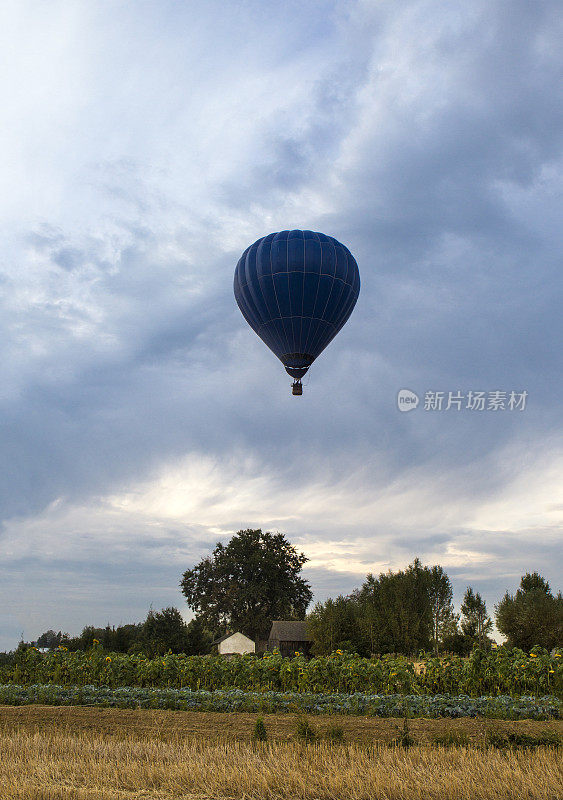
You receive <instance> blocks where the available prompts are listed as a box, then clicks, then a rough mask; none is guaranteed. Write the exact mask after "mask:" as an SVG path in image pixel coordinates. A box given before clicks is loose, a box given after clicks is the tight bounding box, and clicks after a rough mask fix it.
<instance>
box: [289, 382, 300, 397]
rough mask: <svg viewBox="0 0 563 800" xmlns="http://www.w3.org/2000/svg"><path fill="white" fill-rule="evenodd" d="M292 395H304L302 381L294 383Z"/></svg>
mask: <svg viewBox="0 0 563 800" xmlns="http://www.w3.org/2000/svg"><path fill="white" fill-rule="evenodd" d="M291 394H297V395H301V394H303V384H302V383H301V381H294V382H293V383H292V384H291Z"/></svg>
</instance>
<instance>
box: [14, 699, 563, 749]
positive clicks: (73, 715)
mask: <svg viewBox="0 0 563 800" xmlns="http://www.w3.org/2000/svg"><path fill="white" fill-rule="evenodd" d="M257 716H258V715H257V714H248V713H239V712H236V713H232V714H227V713H216V712H199V711H168V710H152V709H151V710H148V709H139V710H130V709H114V708H86V707H80V706H36V705H32V706H19V707H14V706H0V732H2V731H4V732H6V733H10V732H12V731H14V730H16V729H19V730H23V731H27V732H30V733H36V732H45V730H46V729H52V730H57V731H58V732H61V733H69V734H70V733H80V732H84V733H99V734H102V735H108V736H109V735H111V736H112V737H114V738H122V739H126V738H130V737H136V738H143V739H144V738H146V737H147V736H148V737H154V738H158V739H160V740H162V741H178V740H190V739H198V740H201V739H206V740H211V741H218V740H219V741H246V742H247V741H249V740H250V736H251V733H252V729H253V727H254V724H255V722H256V718H257ZM301 716H302V715H297V714H264V715H263V717H264V723H265V725H266V730H267V734H268V739H269V740H271V741H280V742H287V741H291V740H293V739H294V738H295V730H296V728H297V721H298V719H300V718H301ZM303 716H304V715H303ZM307 718H308V719H309V721H310V723H311V725H313V726H314V728H315V729H316V730H317V732H318V733H319V735H320V736H325V735H326V734H327V732H328V731H329V729H330V728H331V727H334V726H338V727H340V728H342V729H343V731H344V740H345V741H346V742H349V743H357V744H374V743H382V744H383V743H388V742H391V740H392V739H394V738H396V736H397V733H398V729H399V728H401V729H402V726H403V720H402V719H387V718H385V719H382V718H378V717H352V716H344V715H334V716H328V715H327V716H325V715H323V716H314V715H309V716H308V717H307ZM408 724H409V728H410V731H411V735H412V736H413V737H414V739H415V740H416V741H417V742H420V743H421V744H422V743H429V742H432V740H433V738H434V737H435V736H443V735H444V734H448V733H452V734H465V736H467V737H469V740H470V742H471V743H472V744H482V743H483V742H484V740H485V737H486V734H487V731H490V730H494V731H497V732H505V731H506V732H508V731H512V732H518V733H522V734H528V735H531V736H539V735H541V734H542V733H545V732H547V731H552V732H554V733H558V734H560V735H563V720H550V721H549V722H541V721H536V720H519V721H512V720H496V719H495V720H489V719H472V718H469V717H462V718H460V719H424V718H422V719H412V720H409V723H408Z"/></svg>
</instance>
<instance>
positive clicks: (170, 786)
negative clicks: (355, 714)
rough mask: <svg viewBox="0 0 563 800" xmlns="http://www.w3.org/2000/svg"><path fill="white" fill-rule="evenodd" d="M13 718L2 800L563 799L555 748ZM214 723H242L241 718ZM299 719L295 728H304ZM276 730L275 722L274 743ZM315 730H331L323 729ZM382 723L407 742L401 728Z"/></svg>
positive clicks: (157, 715)
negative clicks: (334, 740)
mask: <svg viewBox="0 0 563 800" xmlns="http://www.w3.org/2000/svg"><path fill="white" fill-rule="evenodd" d="M11 711H13V712H16V711H19V712H23V713H21V714H20V715H19V718H18V716H17V715H16V714H11V715H10V714H7V713H6V712H7V709H0V721H1V722H2V724H1V725H0V798H1V800H110V798H111V799H112V800H113V799H115V800H137V798H138V799H139V800H141V798H144V800H187V799H188V798H189V799H190V800H195V798H208V799H210V798H213V800H224V799H226V798H228V799H229V800H258V799H260V800H266V799H267V800H348V799H349V800H415V798H416V800H418V799H419V798H420V799H422V798H426V799H427V800H493V798H495V800H504V799H505V798H506V800H508V799H509V798H510V800H524V799H525V800H561V798H563V764H562V760H561V754H560V751H559V752H558V751H556V750H549V749H545V748H538V749H537V750H533V751H519V752H510V751H499V750H493V749H489V750H484V749H481V748H478V747H476V746H471V747H467V748H449V749H443V748H435V747H430V746H429V745H428V744H425V743H424V741H425V740H424V737H420V741H421V743H420V744H417V745H416V746H414V747H412V748H410V749H409V750H403V749H401V748H396V747H389V746H388V745H387V744H382V743H379V744H375V745H371V746H369V747H367V746H366V745H365V744H358V743H353V744H344V745H336V746H330V745H328V744H326V743H322V744H318V745H309V746H306V745H301V744H299V743H297V742H295V741H293V742H292V741H284V740H279V741H276V742H273V743H267V744H264V745H257V746H253V745H252V744H251V743H250V742H249V741H248V738H249V734H250V724H249V723H250V721H251V720H252V721H254V720H255V719H256V717H255V716H254V715H249V719H248V722H247V725H246V730H245V736H246V739H247V741H241V740H237V739H236V737H235V738H233V736H232V735H230V736H228V737H227V738H222V739H219V738H218V736H219V735H221V734H223V733H224V728H223V729H222V728H221V725H220V719H214V722H215V727H214V729H213V732H212V729H208V731H207V733H206V734H204V733H203V730H202V728H199V729H197V732H196V731H195V730H191V732H189V731H187V730H186V728H185V725H184V728H182V727H181V725H180V724H179V721H180V720H181V715H178V714H177V713H175V712H167V711H162V712H158V711H150V712H146V713H147V715H148V716H146V717H145V716H144V712H123V711H116V710H110V709H105V710H104V711H103V712H99V711H98V710H96V709H60V710H59V709H53V708H50V709H45V710H44V711H45V713H43V715H42V716H38V714H37V711H38V710H37V707H31V708H30V709H29V710H28V709H11ZM26 711H28V714H27V716H26V714H25V712H26ZM59 711H60V712H62V713H61V714H60V716H59V717H58V718H57V713H58V712H59ZM73 712H75V713H74V715H73ZM123 714H125V715H126V716H121V715H123ZM129 715H132V716H129ZM194 716H198V715H194ZM199 716H200V718H201V716H202V715H199ZM203 716H207V715H203ZM213 716H214V717H217V718H222V719H223V720H227V719H228V720H233V719H235V720H236V719H237V718H238V717H239V716H240V715H236V714H225V715H213ZM285 719H286V720H288V717H287V716H286V717H285ZM135 720H136V721H137V723H138V724H137V726H135V724H133V723H134V722H135ZM289 720H290V721H291V722H292V725H293V729H294V727H295V718H293V719H292V718H291V717H290V718H289ZM273 721H274V720H273V719H272V718H268V717H267V718H266V725H267V727H268V731H269V733H271V732H272V730H273ZM339 721H343V720H342V717H340V718H339ZM112 722H113V723H114V725H113V726H112V724H111V723H112ZM311 722H313V724H315V725H317V726H318V727H319V728H320V725H318V722H320V719H318V718H311ZM376 722H384V723H386V724H387V726H388V730H386V733H387V732H391V731H393V732H394V733H395V734H396V728H395V724H396V723H398V722H399V721H398V720H379V721H376ZM413 722H417V720H415V721H413ZM421 722H432V723H436V722H438V723H439V722H441V721H439V720H431V721H429V720H421ZM455 722H462V721H461V720H456V721H455ZM468 722H472V721H468ZM127 723H128V724H129V732H127ZM73 724H74V730H73V728H72V726H73ZM512 724H514V723H512ZM542 724H543V725H544V726H545V725H549V726H550V728H551V729H553V728H552V726H551V724H550V723H535V725H542ZM442 730H443V728H442ZM536 730H538V732H539V730H540V729H536ZM544 730H545V728H544ZM213 733H214V736H213ZM231 734H232V732H231ZM376 738H377V737H376ZM372 741H373V739H372ZM381 741H385V737H383V738H382V739H380V742H381Z"/></svg>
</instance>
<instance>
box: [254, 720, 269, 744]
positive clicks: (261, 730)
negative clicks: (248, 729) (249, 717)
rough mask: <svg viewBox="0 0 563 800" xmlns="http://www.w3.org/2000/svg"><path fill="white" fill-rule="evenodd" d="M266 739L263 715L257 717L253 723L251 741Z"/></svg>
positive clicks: (263, 740)
mask: <svg viewBox="0 0 563 800" xmlns="http://www.w3.org/2000/svg"><path fill="white" fill-rule="evenodd" d="M267 739H268V734H267V732H266V726H265V724H264V717H258V719H257V720H256V722H255V723H254V728H253V730H252V741H253V742H265V741H267Z"/></svg>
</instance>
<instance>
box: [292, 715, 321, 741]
mask: <svg viewBox="0 0 563 800" xmlns="http://www.w3.org/2000/svg"><path fill="white" fill-rule="evenodd" d="M295 735H296V736H297V738H298V739H300V740H301V741H302V742H307V743H308V744H309V743H311V742H315V741H316V740H317V739H318V734H317V731H316V730H315V728H314V727H313V726H312V725H311V723H310V722H309V720H308V719H307V718H306V717H304V718H302V719H299V720H298V721H297V730H296V732H295Z"/></svg>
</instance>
